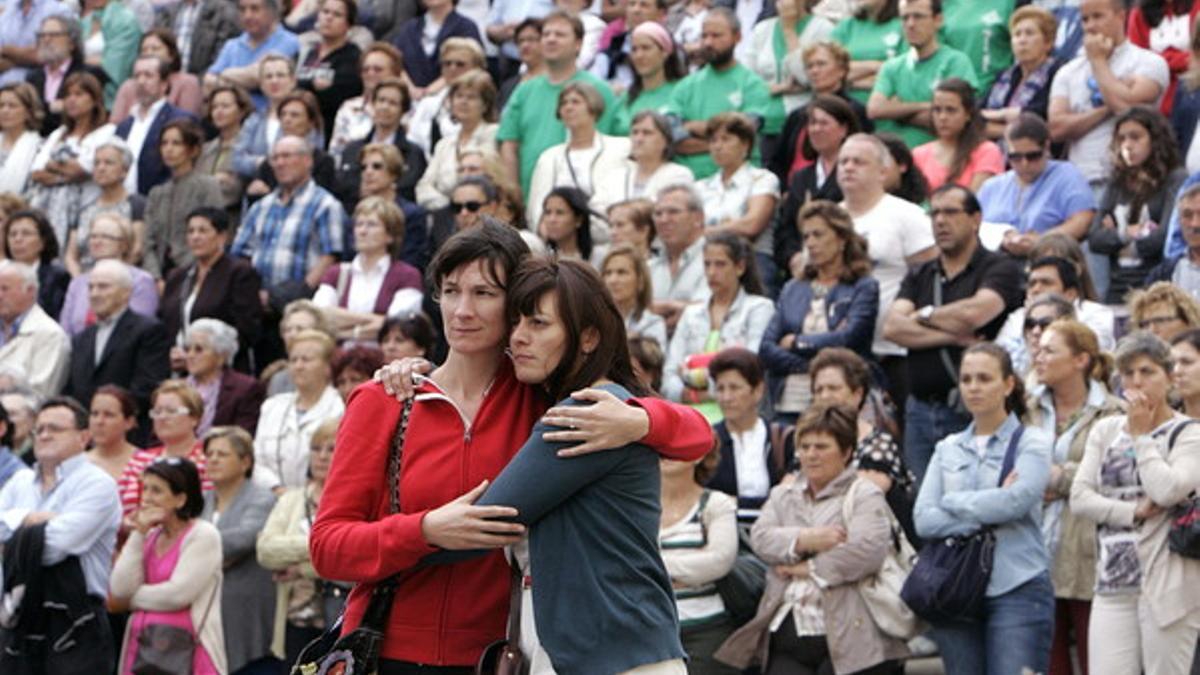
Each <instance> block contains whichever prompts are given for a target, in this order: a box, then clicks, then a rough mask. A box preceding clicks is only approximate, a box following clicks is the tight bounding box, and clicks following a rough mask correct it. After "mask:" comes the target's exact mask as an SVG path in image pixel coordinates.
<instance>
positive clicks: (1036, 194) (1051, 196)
mask: <svg viewBox="0 0 1200 675" xmlns="http://www.w3.org/2000/svg"><path fill="white" fill-rule="evenodd" d="M979 205H980V206H982V207H983V220H984V222H988V223H1005V224H1008V225H1012V226H1013V227H1015V228H1017V231H1019V232H1021V233H1022V234H1024V233H1026V232H1038V233H1041V232H1045V231H1046V230H1049V229H1051V228H1054V227H1057V226H1058V225H1059V224H1061V223H1062V222H1063V221H1064V220H1066V219H1067V218H1070V217H1071V216H1073V215H1075V214H1076V213H1079V212H1080V211H1087V210H1089V209H1095V208H1096V198H1095V196H1094V195H1093V194H1092V188H1091V187H1089V186H1088V182H1087V179H1086V178H1084V177H1083V174H1082V173H1080V172H1079V169H1076V168H1075V167H1074V165H1072V164H1070V163H1069V162H1060V161H1058V160H1053V159H1052V160H1049V161H1048V162H1047V163H1046V170H1045V171H1043V172H1042V175H1040V176H1038V177H1037V180H1035V181H1034V182H1033V185H1030V186H1029V187H1026V188H1022V187H1021V184H1020V182H1019V181H1017V173H1016V172H1015V171H1006V172H1004V173H1002V174H1000V175H999V176H995V177H993V178H990V179H988V181H987V182H986V183H984V184H983V187H981V188H979Z"/></svg>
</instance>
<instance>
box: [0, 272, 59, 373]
mask: <svg viewBox="0 0 1200 675" xmlns="http://www.w3.org/2000/svg"><path fill="white" fill-rule="evenodd" d="M37 296H38V278H37V272H36V271H35V270H34V269H33V268H32V267H30V266H29V265H24V264H21V263H19V262H15V261H12V260H0V363H3V364H6V365H16V366H19V367H20V368H21V369H22V370H23V371H24V372H25V374H26V377H27V379H26V382H27V384H28V385H29V386H30V387H31V388H32V389H33V390H34V391H35V392H37V393H38V394H39V395H41V396H53V395H55V394H57V393H58V391H59V389H62V386H63V382H64V381H65V380H66V377H67V364H68V363H69V361H70V358H71V341H70V338H68V337H67V333H66V331H64V330H63V329H62V327H60V326H59V325H58V324H57V323H56V322H55V321H54V319H52V318H50V315H49V314H46V312H45V310H43V309H42V308H41V306H40V305H38V303H37Z"/></svg>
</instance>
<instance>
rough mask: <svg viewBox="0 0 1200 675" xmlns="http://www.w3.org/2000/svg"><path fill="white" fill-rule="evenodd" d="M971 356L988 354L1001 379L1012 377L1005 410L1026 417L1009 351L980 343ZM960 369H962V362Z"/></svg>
mask: <svg viewBox="0 0 1200 675" xmlns="http://www.w3.org/2000/svg"><path fill="white" fill-rule="evenodd" d="M969 354H987V355H988V356H990V357H992V358H993V359H995V360H996V363H997V364H999V366H1000V377H1011V378H1012V379H1013V390H1012V391H1011V392H1009V394H1008V398H1006V399H1004V410H1005V411H1006V412H1009V413H1012V414H1014V415H1016V416H1017V418H1018V419H1020V418H1022V417H1024V416H1025V413H1026V412H1028V408H1027V407H1026V404H1025V381H1024V380H1023V379H1022V378H1020V377H1018V376H1017V374H1016V371H1015V370H1014V369H1013V363H1012V357H1011V356H1009V354H1008V350H1007V349H1005V348H1004V347H1001V346H1000V345H998V344H996V343H995V342H978V343H976V344H973V345H971V346H970V347H967V349H966V351H964V352H963V358H964V359H965V358H966V357H967V355H969ZM959 368H960V369H961V368H962V365H961V361H960V364H959ZM1169 370H1170V369H1168V371H1169Z"/></svg>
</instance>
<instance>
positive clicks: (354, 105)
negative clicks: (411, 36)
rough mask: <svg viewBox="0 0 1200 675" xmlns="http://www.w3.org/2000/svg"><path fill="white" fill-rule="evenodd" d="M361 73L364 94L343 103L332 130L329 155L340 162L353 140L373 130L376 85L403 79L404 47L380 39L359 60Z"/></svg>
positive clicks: (359, 72)
mask: <svg viewBox="0 0 1200 675" xmlns="http://www.w3.org/2000/svg"><path fill="white" fill-rule="evenodd" d="M358 76H359V79H360V80H362V86H363V93H362V95H361V96H354V97H352V98H349V99H346V100H345V101H343V102H342V105H341V106H339V107H338V111H337V116H336V117H335V118H334V120H333V127H332V130H331V131H330V138H329V154H330V155H333V157H334V158H335V159H337V160H339V161H340V159H341V156H342V151H343V150H344V149H345V148H346V145H348V144H349V143H350V142H351V141H357V140H361V139H362V138H364V137H365V136H366V135H367V134H368V133H370V131H371V125H372V121H371V119H372V113H373V111H374V106H373V105H372V104H371V100H372V97H373V96H374V95H375V85H377V84H379V83H380V82H382V81H383V80H387V79H393V78H396V79H401V80H402V79H403V78H404V77H405V75H404V57H403V56H402V55H401V54H400V50H398V49H396V48H395V47H393V46H392V45H390V44H388V43H386V42H376V43H374V44H372V45H371V46H370V47H368V48H367V49H366V51H364V52H363V53H362V58H360V59H359V61H358Z"/></svg>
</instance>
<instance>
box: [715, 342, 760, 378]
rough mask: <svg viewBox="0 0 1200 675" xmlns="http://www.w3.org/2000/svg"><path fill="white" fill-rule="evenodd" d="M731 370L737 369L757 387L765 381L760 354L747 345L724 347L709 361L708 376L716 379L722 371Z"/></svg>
mask: <svg viewBox="0 0 1200 675" xmlns="http://www.w3.org/2000/svg"><path fill="white" fill-rule="evenodd" d="M731 370H736V371H737V372H738V374H739V375H741V376H742V378H744V379H745V380H746V383H747V384H749V385H750V386H751V387H757V386H758V385H759V384H760V383H761V382H762V381H763V367H762V363H760V362H759V360H758V354H756V353H754V352H752V351H750V350H749V349H746V348H745V347H729V348H726V349H722V350H721V351H719V352H717V355H716V356H714V357H713V360H712V361H709V362H708V376H709V377H710V378H712V379H713V380H714V381H715V380H716V379H717V377H719V376H720V375H721V374H722V373H727V372H729V371H731Z"/></svg>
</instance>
